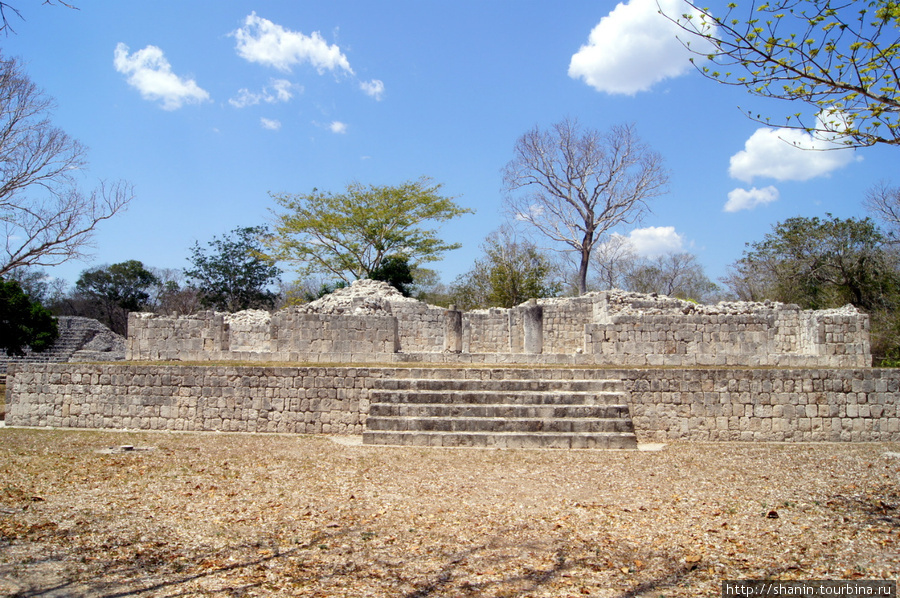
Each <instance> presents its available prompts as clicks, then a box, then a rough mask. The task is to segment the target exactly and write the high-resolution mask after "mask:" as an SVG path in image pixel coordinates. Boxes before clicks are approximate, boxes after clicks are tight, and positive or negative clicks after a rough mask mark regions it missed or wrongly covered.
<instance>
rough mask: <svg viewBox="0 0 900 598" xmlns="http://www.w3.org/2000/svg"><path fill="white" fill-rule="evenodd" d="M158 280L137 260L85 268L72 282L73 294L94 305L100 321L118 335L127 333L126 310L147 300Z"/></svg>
mask: <svg viewBox="0 0 900 598" xmlns="http://www.w3.org/2000/svg"><path fill="white" fill-rule="evenodd" d="M158 284H159V279H158V278H157V277H156V276H155V275H154V274H153V273H152V272H150V271H149V270H147V269H146V268H145V267H144V264H142V263H141V262H139V261H137V260H128V261H126V262H121V263H118V264H112V265H111V266H98V267H96V268H91V269H89V270H85V271H84V272H82V273H81V276H80V277H79V278H78V281H77V282H76V283H75V295H76V296H77V297H78V298H80V299H83V300H86V301H88V302H89V303H92V304H93V305H95V306H96V308H97V309H98V311H99V314H100V318H99V319H100V320H101V321H102V322H103V323H104V324H106V325H107V326H109V328H110V329H111V330H112V331H114V332H116V333H118V334H121V335H125V334H127V332H128V313H129V312H132V311H142V310H143V309H144V308H145V307H147V306H148V305H149V303H150V298H151V292H152V291H153V290H154V288H155V287H156V285H158Z"/></svg>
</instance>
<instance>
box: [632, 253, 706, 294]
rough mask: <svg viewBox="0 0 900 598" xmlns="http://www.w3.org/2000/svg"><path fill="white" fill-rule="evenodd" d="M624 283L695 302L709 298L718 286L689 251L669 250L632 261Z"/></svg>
mask: <svg viewBox="0 0 900 598" xmlns="http://www.w3.org/2000/svg"><path fill="white" fill-rule="evenodd" d="M625 287H626V288H627V289H628V290H629V291H634V292H636V293H658V294H660V295H667V296H669V297H678V298H679V299H690V300H693V301H699V302H705V301H707V300H709V299H712V298H713V297H714V295H715V294H716V293H717V292H718V290H719V287H718V286H717V285H716V284H715V283H714V282H712V281H711V280H710V279H709V278H707V277H706V273H705V272H704V271H703V266H702V265H701V264H700V262H698V261H697V257H696V256H695V255H693V254H691V253H671V254H666V255H661V256H659V257H657V258H656V259H652V260H644V261H643V262H642V263H638V264H635V265H634V267H633V268H632V269H631V270H630V271H629V272H628V273H627V274H626V276H625Z"/></svg>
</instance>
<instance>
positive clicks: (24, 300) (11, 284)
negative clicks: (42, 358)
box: [0, 279, 59, 357]
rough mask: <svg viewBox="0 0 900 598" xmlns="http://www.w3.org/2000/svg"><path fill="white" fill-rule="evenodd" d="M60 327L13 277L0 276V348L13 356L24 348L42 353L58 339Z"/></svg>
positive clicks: (22, 351) (23, 351) (23, 350)
mask: <svg viewBox="0 0 900 598" xmlns="http://www.w3.org/2000/svg"><path fill="white" fill-rule="evenodd" d="M58 336H59V330H58V329H57V325H56V318H54V317H53V316H52V315H51V314H50V312H49V311H47V310H46V309H44V307H43V306H42V305H41V304H40V303H38V302H37V301H32V300H31V299H29V298H28V295H26V294H25V292H24V291H23V290H22V287H20V286H19V283H17V282H16V281H14V280H2V279H0V350H3V351H6V354H7V355H8V356H10V357H12V356H14V355H19V356H22V355H25V348H26V347H30V348H31V350H32V351H36V352H41V351H45V350H47V349H49V348H50V347H52V346H53V343H54V342H56V339H57V337H58Z"/></svg>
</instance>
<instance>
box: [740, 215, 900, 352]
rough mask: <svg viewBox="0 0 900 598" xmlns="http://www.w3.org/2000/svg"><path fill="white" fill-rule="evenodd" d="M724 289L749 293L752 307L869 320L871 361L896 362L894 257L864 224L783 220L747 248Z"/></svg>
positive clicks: (898, 303) (899, 296)
mask: <svg viewBox="0 0 900 598" xmlns="http://www.w3.org/2000/svg"><path fill="white" fill-rule="evenodd" d="M724 282H726V284H727V285H728V286H729V287H730V288H731V289H732V291H734V292H735V293H736V294H738V295H739V296H741V295H742V292H746V290H747V289H752V290H753V291H754V292H757V293H759V295H757V296H756V297H755V299H756V300H762V299H771V300H775V301H782V302H785V303H796V304H798V305H799V306H800V307H802V308H804V309H827V308H834V307H841V306H843V305H846V304H848V303H850V304H852V305H854V306H855V307H857V308H859V309H861V310H863V311H865V312H867V313H868V314H869V316H870V321H871V343H872V354H873V355H874V356H875V357H876V358H879V359H880V358H882V357H884V356H885V355H888V354H898V353H897V352H898V348H900V318H898V316H897V310H898V308H900V268H898V257H897V254H896V253H895V252H894V251H892V250H891V248H890V247H889V245H887V243H886V240H885V237H884V236H883V235H882V233H881V232H880V231H879V230H878V228H877V227H876V226H875V224H874V223H873V222H872V221H871V220H870V219H868V218H865V219H857V218H848V219H846V220H844V219H840V218H835V217H833V216H831V215H830V214H829V215H828V217H827V218H801V217H797V218H789V219H788V220H785V221H784V222H781V223H778V224H776V225H775V226H774V227H773V230H772V232H771V233H769V234H767V235H766V237H765V239H763V240H762V241H760V242H756V243H751V244H748V249H747V250H745V251H744V255H743V257H742V258H741V259H740V260H738V262H737V263H736V264H734V265H733V267H732V270H731V275H730V276H729V278H727V279H726V280H725V281H724ZM743 298H747V297H743Z"/></svg>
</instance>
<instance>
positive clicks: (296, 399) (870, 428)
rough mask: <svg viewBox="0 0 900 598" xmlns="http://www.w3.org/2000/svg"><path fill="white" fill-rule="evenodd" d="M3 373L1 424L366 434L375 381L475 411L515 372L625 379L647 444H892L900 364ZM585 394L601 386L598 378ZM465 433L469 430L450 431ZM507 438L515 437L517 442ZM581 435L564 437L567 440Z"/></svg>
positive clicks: (899, 438)
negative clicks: (443, 395) (455, 398)
mask: <svg viewBox="0 0 900 598" xmlns="http://www.w3.org/2000/svg"><path fill="white" fill-rule="evenodd" d="M10 374H11V375H10V378H9V380H8V382H7V384H8V385H7V423H8V425H13V426H59V427H75V428H115V429H122V428H127V429H163V430H221V431H245V432H295V433H306V434H320V433H332V434H362V433H363V431H364V430H365V424H366V420H367V418H368V416H369V413H370V405H371V401H372V398H373V396H374V395H373V393H372V391H373V390H375V389H378V390H379V392H381V391H385V390H390V389H391V388H394V389H398V388H400V387H401V386H402V387H404V388H418V389H421V390H422V391H436V390H440V389H445V390H446V391H449V392H454V393H467V392H468V393H469V394H468V395H467V396H466V404H467V405H469V406H470V407H471V408H473V409H474V408H477V407H478V406H479V404H480V403H479V400H480V399H479V398H478V396H477V392H478V391H479V389H480V390H481V394H480V396H481V397H487V396H489V395H490V393H485V392H484V391H491V390H497V391H500V392H509V391H510V389H511V388H512V386H510V385H511V384H512V383H511V382H510V381H518V382H516V383H515V384H514V386H515V387H516V389H518V391H521V393H522V394H523V395H524V394H526V393H527V392H529V391H528V390H527V389H532V390H531V392H534V393H543V392H545V391H546V390H548V388H550V385H551V383H552V385H557V386H558V390H557V391H558V392H561V393H564V392H570V391H571V392H573V393H578V392H583V391H584V390H586V388H587V387H586V386H585V384H586V383H587V384H588V385H590V384H597V382H598V381H599V380H607V379H611V380H618V381H621V382H620V383H621V384H622V385H624V390H625V395H624V397H625V399H626V401H627V404H628V407H629V409H630V414H631V419H632V421H633V423H634V429H635V433H636V434H637V438H638V440H639V441H641V442H668V441H678V440H697V441H733V440H747V441H753V440H756V441H804V442H810V441H834V442H849V441H865V442H900V407H898V405H900V371H897V370H888V369H875V368H856V369H753V368H743V369H742V368H728V369H716V368H710V369H677V368H665V369H584V368H578V369H574V368H573V369H568V368H554V369H542V368H539V367H534V368H531V367H529V368H515V367H509V368H493V369H492V368H438V367H353V368H349V367H252V366H221V365H219V366H159V365H149V364H148V365H142V364H137V363H121V364H21V365H19V364H17V365H13V366H12V367H11V368H10ZM522 380H527V381H529V382H528V385H527V387H526V388H523V387H522V386H521V381H522ZM413 381H414V383H413ZM504 389H505V390H504ZM592 390H593V391H594V392H598V393H602V392H604V388H603V387H594V388H593V389H592ZM464 396H465V395H464ZM383 398H384V397H383V395H379V399H378V403H379V404H381V405H382V406H380V407H379V409H389V410H390V409H392V408H393V407H394V406H395V407H397V409H399V408H400V407H401V404H399V403H397V404H396V405H392V404H391V403H390V402H389V401H385V400H383ZM486 400H487V399H486V398H485V401H486ZM557 402H558V401H557ZM488 405H489V403H484V406H488ZM517 405H519V406H518V407H517ZM549 407H555V406H554V404H553V402H551V403H549V404H542V403H541V402H534V401H526V402H520V403H515V402H511V404H510V407H509V408H510V409H513V410H517V411H518V413H519V414H520V415H522V416H525V417H530V418H532V419H534V418H540V417H545V416H549V415H551V414H549V413H546V412H542V411H540V409H542V408H549ZM585 407H586V408H587V407H590V406H588V405H586V406H585ZM448 408H449V407H448ZM398 413H399V412H398ZM485 413H487V411H486V412H485ZM510 413H512V412H510ZM390 433H393V432H390ZM467 438H470V439H474V438H475V437H474V436H471V435H470V437H467ZM479 438H480V437H479ZM510 438H512V437H510ZM397 440H398V442H399V439H397ZM464 441H468V440H462V439H459V438H451V439H450V440H448V442H457V443H460V442H464ZM474 441H475V440H472V442H474ZM442 442H443V441H442ZM485 442H487V440H485ZM509 442H512V443H513V444H516V443H519V442H521V439H515V438H513V439H512V440H510V441H509ZM579 442H580V441H579ZM575 444H578V443H576V442H575V441H574V440H572V439H570V440H569V445H570V446H575ZM507 446H509V445H507Z"/></svg>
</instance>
